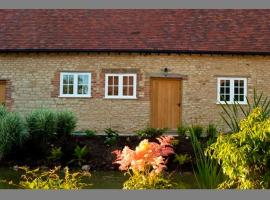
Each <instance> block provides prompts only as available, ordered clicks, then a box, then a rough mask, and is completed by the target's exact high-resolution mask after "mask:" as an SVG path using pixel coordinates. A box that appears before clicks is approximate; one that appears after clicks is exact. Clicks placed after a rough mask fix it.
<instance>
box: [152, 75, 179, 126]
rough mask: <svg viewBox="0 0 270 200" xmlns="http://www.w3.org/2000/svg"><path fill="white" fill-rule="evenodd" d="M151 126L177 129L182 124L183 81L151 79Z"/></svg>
mask: <svg viewBox="0 0 270 200" xmlns="http://www.w3.org/2000/svg"><path fill="white" fill-rule="evenodd" d="M150 88H151V91H150V94H151V126H152V127H154V128H169V129H176V128H177V126H178V125H179V124H180V122H181V80H179V79H170V78H152V79H151V87H150Z"/></svg>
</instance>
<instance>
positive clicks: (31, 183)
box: [11, 167, 90, 190]
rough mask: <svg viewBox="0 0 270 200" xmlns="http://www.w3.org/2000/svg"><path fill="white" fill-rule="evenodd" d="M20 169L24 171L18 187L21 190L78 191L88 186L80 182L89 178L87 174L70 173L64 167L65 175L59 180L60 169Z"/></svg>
mask: <svg viewBox="0 0 270 200" xmlns="http://www.w3.org/2000/svg"><path fill="white" fill-rule="evenodd" d="M20 169H22V170H23V171H25V174H24V175H22V176H21V181H20V183H19V185H18V186H19V187H20V188H22V189H44V190H59V189H62V190H63V189H64V190H78V189H82V188H85V187H89V186H90V184H86V183H83V181H82V180H83V178H84V177H90V173H89V172H75V173H70V172H69V169H68V168H67V167H66V168H64V171H65V175H64V177H63V178H61V176H60V175H59V174H60V167H55V168H54V169H51V170H49V171H45V172H42V171H40V169H39V168H37V169H34V170H29V168H27V167H21V168H20ZM11 184H12V183H11Z"/></svg>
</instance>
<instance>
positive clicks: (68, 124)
mask: <svg viewBox="0 0 270 200" xmlns="http://www.w3.org/2000/svg"><path fill="white" fill-rule="evenodd" d="M76 124H77V119H76V116H75V115H74V113H73V112H71V111H59V112H57V124H56V134H57V136H58V137H62V136H69V135H71V133H72V131H74V129H75V128H76Z"/></svg>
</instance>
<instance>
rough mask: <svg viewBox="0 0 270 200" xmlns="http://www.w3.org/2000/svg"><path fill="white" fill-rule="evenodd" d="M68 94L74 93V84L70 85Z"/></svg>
mask: <svg viewBox="0 0 270 200" xmlns="http://www.w3.org/2000/svg"><path fill="white" fill-rule="evenodd" d="M68 94H73V85H69V86H68Z"/></svg>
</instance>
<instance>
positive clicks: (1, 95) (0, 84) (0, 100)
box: [0, 81, 6, 105]
mask: <svg viewBox="0 0 270 200" xmlns="http://www.w3.org/2000/svg"><path fill="white" fill-rule="evenodd" d="M5 102H6V81H0V105H1V104H5Z"/></svg>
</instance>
